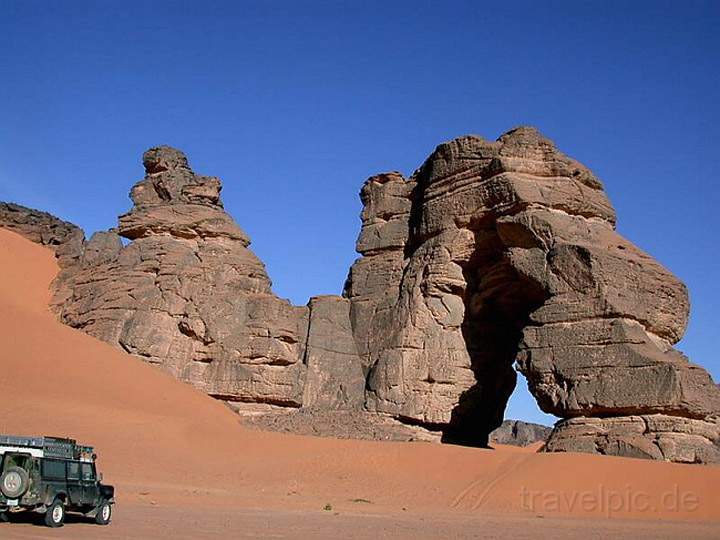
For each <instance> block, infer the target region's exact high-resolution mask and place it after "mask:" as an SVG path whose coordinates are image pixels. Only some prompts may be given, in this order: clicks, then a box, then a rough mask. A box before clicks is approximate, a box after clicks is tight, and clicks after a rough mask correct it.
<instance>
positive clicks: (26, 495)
mask: <svg viewBox="0 0 720 540" xmlns="http://www.w3.org/2000/svg"><path fill="white" fill-rule="evenodd" d="M96 457H97V456H96V455H95V453H94V452H93V448H92V447H90V446H82V445H79V444H77V442H76V441H74V440H73V439H61V438H57V437H19V436H13V435H0V520H2V521H7V519H8V517H9V515H10V514H12V513H15V512H22V511H30V512H37V513H40V514H43V515H44V517H45V524H46V525H47V526H48V527H61V526H62V525H63V523H64V522H65V512H76V513H79V514H83V515H85V516H87V517H89V518H92V519H94V520H95V522H96V523H98V524H99V525H107V524H109V523H110V520H111V519H112V505H113V504H114V503H115V489H114V488H113V487H112V486H108V485H106V484H103V483H102V475H100V476H98V473H97V470H96V468H95V459H96Z"/></svg>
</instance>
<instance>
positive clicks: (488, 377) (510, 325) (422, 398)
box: [346, 128, 720, 462]
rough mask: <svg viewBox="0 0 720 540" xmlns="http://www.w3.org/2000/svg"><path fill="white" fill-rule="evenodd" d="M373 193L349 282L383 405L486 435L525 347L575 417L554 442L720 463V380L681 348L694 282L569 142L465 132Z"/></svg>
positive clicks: (555, 397)
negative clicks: (642, 244) (627, 234)
mask: <svg viewBox="0 0 720 540" xmlns="http://www.w3.org/2000/svg"><path fill="white" fill-rule="evenodd" d="M361 197H362V199H363V202H364V203H365V209H364V211H363V216H362V217H363V228H362V232H361V234H360V239H359V241H358V251H359V252H360V253H361V254H362V255H363V257H362V258H361V259H359V260H358V261H357V262H356V263H355V265H354V266H353V268H352V270H351V273H350V280H349V283H348V285H347V286H346V295H347V296H348V297H349V298H350V299H351V302H352V308H351V313H352V321H353V325H354V327H353V328H354V330H355V336H356V339H358V349H359V351H360V353H361V356H363V365H364V366H365V367H366V369H367V370H368V392H367V399H366V404H367V407H368V408H370V409H372V410H376V411H381V412H385V413H388V414H391V415H393V416H396V417H398V418H403V419H406V420H407V421H408V422H413V423H418V424H425V425H435V426H440V427H441V429H443V430H444V432H445V437H446V440H452V441H457V442H463V443H468V444H484V443H486V442H487V435H488V433H489V432H490V431H491V430H492V429H494V428H496V427H497V426H499V425H500V423H501V421H502V418H503V412H504V408H505V404H506V402H507V399H508V397H509V396H510V394H511V392H512V390H513V388H514V386H515V379H516V375H515V370H514V369H513V363H514V362H515V361H516V360H517V365H518V368H519V370H520V371H521V372H522V373H523V374H524V375H525V376H526V377H527V380H528V383H529V387H530V391H531V392H532V393H533V395H534V396H535V397H536V399H537V400H538V404H539V405H540V407H541V408H542V410H544V411H545V412H548V413H551V414H554V415H556V416H559V417H561V418H567V419H569V420H567V421H564V422H561V423H560V425H559V426H558V428H557V429H556V431H555V432H554V433H553V435H552V436H551V438H550V441H549V443H548V449H549V450H553V451H573V450H582V451H593V452H601V453H607V454H617V455H635V456H642V457H652V458H657V459H669V460H674V461H702V462H705V461H715V460H717V459H718V447H717V445H716V443H717V441H718V438H719V435H720V433H719V431H718V424H717V416H718V413H719V411H720V393H718V391H717V388H716V387H715V385H714V384H713V383H712V380H711V378H710V376H709V375H708V374H707V372H705V371H704V370H703V369H702V368H700V367H699V366H696V365H694V364H690V363H689V362H688V361H687V359H686V358H685V357H683V356H682V355H681V354H680V353H679V352H677V351H675V350H674V349H673V348H672V345H673V344H674V343H676V342H677V341H678V340H679V339H680V338H681V337H682V335H683V333H684V331H685V327H686V324H687V318H688V311H689V303H688V296H687V291H686V289H685V286H684V285H683V284H682V283H681V282H680V281H679V280H678V279H677V278H675V277H674V276H673V275H672V274H671V273H670V272H669V271H667V270H666V269H665V268H663V267H662V266H661V265H660V264H658V263H657V262H656V261H655V260H653V259H652V258H651V257H650V256H649V255H647V254H645V253H644V252H642V251H641V250H640V249H638V248H637V247H636V246H634V245H633V244H632V243H630V242H628V241H627V240H625V239H624V238H622V237H621V236H620V235H619V234H618V233H617V232H616V231H615V221H616V216H615V211H614V210H613V208H612V205H611V204H610V202H609V200H608V199H607V196H606V194H605V192H604V190H603V186H602V183H601V182H600V181H599V180H598V179H597V178H596V177H595V176H594V175H593V174H592V173H591V172H590V171H589V170H588V169H587V168H585V167H584V166H582V165H581V164H579V163H578V162H576V161H575V160H573V159H571V158H568V157H567V156H565V155H564V154H562V153H561V152H559V151H558V150H557V149H556V148H555V146H554V144H553V143H552V142H551V141H549V140H548V139H546V138H544V137H543V136H542V135H540V134H539V133H538V132H537V131H536V130H534V129H532V128H519V129H516V130H513V131H510V132H508V133H506V134H505V135H503V136H502V137H500V138H499V139H498V140H497V141H493V142H491V141H486V140H484V139H482V138H480V137H474V136H469V137H461V138H458V139H455V140H453V141H451V142H448V143H445V144H442V145H440V146H438V148H437V149H436V150H435V151H434V152H433V153H432V154H431V155H430V157H429V158H428V159H427V160H426V161H425V163H424V164H423V165H422V166H421V167H420V169H418V171H416V172H415V174H414V175H413V176H412V177H411V178H410V179H408V180H404V179H402V178H401V177H399V175H396V174H390V175H380V176H376V177H372V178H370V179H369V180H368V182H367V183H366V185H365V186H364V188H363V191H362V193H361ZM386 231H387V232H386ZM403 232H404V233H405V234H406V240H405V242H402V240H401V236H402V233H403ZM381 328H382V329H383V331H382V332H380V331H379V329H381ZM368 336H370V337H368ZM594 418H597V419H598V420H597V421H596V420H594ZM600 418H602V419H604V420H602V421H600V420H599V419H600ZM583 419H585V420H583ZM638 421H640V422H644V423H643V425H646V426H647V428H646V429H643V430H638V429H637V426H638V425H639V424H638ZM651 448H654V449H655V451H652V450H651Z"/></svg>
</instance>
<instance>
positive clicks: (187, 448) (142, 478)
mask: <svg viewBox="0 0 720 540" xmlns="http://www.w3.org/2000/svg"><path fill="white" fill-rule="evenodd" d="M0 269H1V270H0V339H1V340H2V341H1V342H0V343H1V344H0V395H2V400H3V405H2V407H1V408H0V432H3V433H18V434H45V435H58V436H72V437H74V438H77V439H79V440H81V441H82V442H86V443H91V444H94V445H95V446H96V448H97V451H98V454H99V456H100V464H101V469H102V470H103V472H104V474H105V479H106V480H107V481H108V482H111V483H114V484H115V485H116V487H117V490H118V499H119V501H120V503H119V507H120V505H122V504H125V505H126V506H127V508H144V507H147V506H158V507H165V508H179V507H183V506H193V507H195V508H197V507H198V506H203V505H206V506H207V507H208V508H209V507H211V506H212V507H214V508H220V507H228V508H233V507H234V508H243V509H245V510H248V509H251V508H256V509H257V508H260V509H273V508H275V509H282V511H283V512H285V511H307V512H309V511H319V510H321V509H322V508H323V507H324V506H325V505H326V504H330V505H331V506H332V508H333V511H334V512H353V513H363V512H366V513H370V514H375V515H384V516H390V517H392V515H397V516H405V517H403V518H402V519H407V516H408V515H415V514H418V515H423V516H426V518H425V519H427V516H433V515H434V516H438V519H445V520H447V519H452V516H458V519H459V517H460V516H468V515H476V514H482V515H488V514H492V515H506V516H508V517H509V518H512V517H513V516H515V517H517V519H528V518H531V517H535V516H537V515H543V516H546V517H554V516H560V517H562V516H564V517H565V518H578V517H587V518H597V520H600V521H601V520H603V519H606V518H607V517H608V516H610V517H612V518H615V519H621V520H624V519H632V520H636V519H642V520H673V521H684V522H689V521H692V522H696V523H700V524H703V525H702V526H703V527H707V526H708V524H712V523H714V522H717V524H718V526H720V488H719V487H718V486H720V467H708V466H705V467H701V466H687V465H679V464H670V463H659V462H652V461H643V460H631V459H623V458H609V457H599V456H590V455H580V454H537V453H534V452H533V451H532V449H530V450H527V449H515V448H509V447H500V448H497V449H495V450H480V449H472V448H463V447H455V446H447V445H436V444H426V443H385V442H367V441H343V440H331V439H316V438H310V437H299V436H289V435H281V434H276V433H262V432H257V431H250V430H246V429H244V428H243V427H242V425H241V424H240V420H239V418H238V417H237V416H236V415H234V414H233V413H232V411H230V410H229V409H228V408H226V407H225V406H224V405H222V404H221V403H219V402H216V401H214V400H213V399H211V398H209V397H207V396H205V395H203V394H201V393H199V392H197V391H195V390H194V389H192V388H191V387H189V386H186V385H184V384H182V383H180V382H178V381H176V380H174V379H173V378H172V377H170V376H169V375H166V374H164V373H162V372H160V371H159V370H158V369H156V368H154V367H153V366H150V365H148V364H145V363H143V362H141V361H139V360H137V359H135V358H133V357H130V356H128V355H126V354H124V353H123V352H121V351H119V350H117V349H114V348H112V347H110V346H108V345H106V344H104V343H102V342H100V341H97V340H95V339H93V338H91V337H88V336H86V335H85V334H83V333H82V332H79V331H77V330H73V329H71V328H68V327H65V326H63V325H62V324H60V323H59V322H57V321H56V319H55V317H54V316H53V315H52V314H51V313H50V312H49V310H48V309H47V301H48V298H49V292H48V288H49V285H50V282H51V281H52V279H53V277H54V275H55V273H56V272H57V266H56V264H55V260H54V256H53V254H52V253H51V252H50V251H49V250H47V249H45V248H42V247H40V246H37V245H35V244H32V243H31V242H29V241H27V240H25V239H24V238H22V237H20V236H18V235H16V234H14V233H11V232H8V231H5V230H2V229H0ZM117 519H120V518H117ZM463 519H464V518H463ZM116 521H117V520H116ZM600 521H598V522H600ZM594 522H595V521H594ZM113 526H114V525H113ZM687 526H688V527H690V526H692V525H691V524H688V525H687ZM67 528H68V527H66V529H67ZM703 530H706V529H703ZM186 532H187V531H186ZM26 537H27V536H26Z"/></svg>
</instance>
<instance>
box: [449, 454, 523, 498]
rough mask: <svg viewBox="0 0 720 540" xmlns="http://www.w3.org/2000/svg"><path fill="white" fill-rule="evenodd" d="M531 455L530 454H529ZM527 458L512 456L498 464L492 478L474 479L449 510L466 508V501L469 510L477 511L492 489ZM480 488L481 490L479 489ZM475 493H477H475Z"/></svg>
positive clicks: (481, 477)
mask: <svg viewBox="0 0 720 540" xmlns="http://www.w3.org/2000/svg"><path fill="white" fill-rule="evenodd" d="M530 455H532V454H530ZM528 458H529V455H513V456H509V457H508V458H506V459H504V460H503V461H502V462H501V463H500V464H498V466H497V468H496V470H498V471H500V472H499V473H497V474H496V475H494V476H490V475H489V476H480V477H479V478H476V479H475V480H473V481H472V482H470V484H468V485H467V487H465V488H464V489H463V490H462V491H461V492H460V493H459V494H458V495H457V496H456V497H455V498H454V499H453V501H452V503H451V504H450V506H451V508H459V507H461V506H466V505H465V504H463V503H465V501H468V502H469V504H468V505H467V506H469V508H470V509H472V510H477V509H479V508H480V507H481V506H482V505H483V503H484V502H485V500H486V499H487V496H488V495H489V494H490V492H491V491H492V489H493V488H494V487H495V486H496V485H497V484H498V483H499V482H500V481H502V480H503V479H504V478H506V477H507V476H509V475H510V474H512V473H513V472H514V471H516V470H517V469H518V468H519V467H520V466H521V465H522V464H523V463H525V462H526V461H527V460H528ZM479 488H481V489H479ZM475 492H477V493H475Z"/></svg>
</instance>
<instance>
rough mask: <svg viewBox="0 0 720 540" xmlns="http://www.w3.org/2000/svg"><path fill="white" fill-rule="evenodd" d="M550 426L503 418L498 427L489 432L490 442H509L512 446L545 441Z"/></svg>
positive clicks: (550, 429) (548, 434) (550, 430)
mask: <svg viewBox="0 0 720 540" xmlns="http://www.w3.org/2000/svg"><path fill="white" fill-rule="evenodd" d="M551 432H552V428H550V427H547V426H542V425H540V424H532V423H529V422H522V421H520V420H505V421H504V422H503V423H502V424H500V427H499V428H497V429H496V430H495V431H493V432H491V433H490V442H491V443H494V444H510V445H513V446H528V445H530V444H534V443H539V442H543V443H544V442H545V441H546V440H547V439H548V437H549V436H550V433H551Z"/></svg>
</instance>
